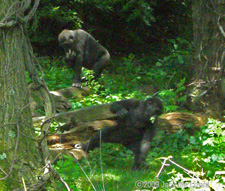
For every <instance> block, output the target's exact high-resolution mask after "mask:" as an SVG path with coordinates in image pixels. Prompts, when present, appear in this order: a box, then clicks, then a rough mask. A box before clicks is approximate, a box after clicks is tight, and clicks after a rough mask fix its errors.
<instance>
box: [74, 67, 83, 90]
mask: <svg viewBox="0 0 225 191" xmlns="http://www.w3.org/2000/svg"><path fill="white" fill-rule="evenodd" d="M81 68H82V67H81V65H80V64H78V63H75V65H74V66H73V71H74V75H73V84H72V86H73V87H77V88H80V87H81Z"/></svg>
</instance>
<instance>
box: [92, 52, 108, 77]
mask: <svg viewBox="0 0 225 191" xmlns="http://www.w3.org/2000/svg"><path fill="white" fill-rule="evenodd" d="M109 60H110V55H109V53H108V52H107V53H105V54H104V55H102V56H101V57H100V58H99V59H98V60H97V62H96V63H95V64H94V66H93V71H94V76H95V79H97V78H99V77H101V74H102V71H103V69H104V68H105V66H106V65H107V64H108V62H109Z"/></svg>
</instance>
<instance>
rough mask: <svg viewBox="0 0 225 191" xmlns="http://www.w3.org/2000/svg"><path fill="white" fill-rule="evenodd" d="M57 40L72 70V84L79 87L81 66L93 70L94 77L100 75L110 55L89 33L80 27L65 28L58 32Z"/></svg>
mask: <svg viewBox="0 0 225 191" xmlns="http://www.w3.org/2000/svg"><path fill="white" fill-rule="evenodd" d="M58 41H59V45H60V46H62V47H63V48H64V50H65V52H66V59H65V60H66V62H67V65H68V66H69V67H72V68H73V70H74V74H75V75H74V79H73V84H72V86H75V87H81V68H82V67H85V68H87V69H91V70H93V71H94V76H95V78H99V77H100V76H101V73H102V70H103V69H104V68H105V66H106V65H107V64H108V62H109V60H110V55H109V52H108V51H107V50H106V48H104V47H103V46H102V45H100V44H99V43H98V42H97V41H96V40H95V39H94V38H93V37H92V36H91V35H90V34H89V33H87V32H85V31H84V30H82V29H78V30H66V29H65V30H63V31H62V32H61V33H60V34H59V36H58Z"/></svg>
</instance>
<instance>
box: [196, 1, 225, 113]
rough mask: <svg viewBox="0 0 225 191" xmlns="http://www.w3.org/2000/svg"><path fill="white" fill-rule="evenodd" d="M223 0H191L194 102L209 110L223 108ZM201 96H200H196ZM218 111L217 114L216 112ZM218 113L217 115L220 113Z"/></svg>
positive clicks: (224, 51)
mask: <svg viewBox="0 0 225 191" xmlns="http://www.w3.org/2000/svg"><path fill="white" fill-rule="evenodd" d="M224 12H225V0H196V1H193V37H194V45H195V59H196V60H195V75H194V80H195V82H194V83H193V84H194V87H195V88H194V91H193V92H192V95H194V97H195V98H198V99H195V101H197V102H198V103H199V102H200V101H202V103H203V104H204V105H203V106H204V107H207V108H210V109H211V110H213V111H214V112H215V111H220V113H221V111H222V110H224V100H225V91H224V90H225V87H224V86H225V83H224V82H225V80H224V79H225V78H224V62H225V60H224V55H225V44H224V39H225V32H224V28H225V17H224ZM199 98H200V99H199ZM218 114H219V113H218ZM219 115H220V114H219Z"/></svg>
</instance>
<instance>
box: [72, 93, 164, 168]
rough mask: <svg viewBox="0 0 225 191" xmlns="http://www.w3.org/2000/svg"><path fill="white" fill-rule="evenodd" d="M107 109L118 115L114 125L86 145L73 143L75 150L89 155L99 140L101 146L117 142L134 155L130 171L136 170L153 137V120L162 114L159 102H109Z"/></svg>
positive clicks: (98, 133) (97, 145)
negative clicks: (109, 105) (102, 143)
mask: <svg viewBox="0 0 225 191" xmlns="http://www.w3.org/2000/svg"><path fill="white" fill-rule="evenodd" d="M110 110H111V112H113V113H116V114H118V116H119V119H118V120H117V125H116V126H115V127H106V128H104V129H102V130H101V131H99V132H97V133H96V134H95V135H94V136H93V137H92V138H91V140H90V141H89V142H88V143H82V144H77V145H75V148H78V149H79V148H80V149H82V150H84V151H87V152H89V151H90V150H93V149H95V148H96V147H99V146H100V140H102V142H105V143H107V142H110V143H121V144H122V145H124V146H125V147H127V148H128V149H130V150H132V151H133V153H134V164H133V167H132V169H133V170H137V169H140V167H141V164H144V163H145V159H146V157H147V154H148V151H149V149H150V146H151V145H150V143H151V140H152V138H153V137H154V135H155V122H156V120H157V117H158V116H159V115H161V114H162V112H163V104H162V102H161V100H160V99H159V98H156V97H152V98H149V99H146V100H145V101H140V100H137V99H128V100H122V101H117V102H114V103H112V105H111V107H110ZM100 136H101V138H100Z"/></svg>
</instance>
